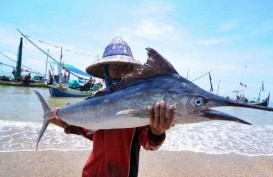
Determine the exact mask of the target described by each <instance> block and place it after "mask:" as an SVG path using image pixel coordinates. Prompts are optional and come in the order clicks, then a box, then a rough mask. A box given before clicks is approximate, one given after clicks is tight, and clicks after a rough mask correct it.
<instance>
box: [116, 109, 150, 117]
mask: <svg viewBox="0 0 273 177" xmlns="http://www.w3.org/2000/svg"><path fill="white" fill-rule="evenodd" d="M122 115H124V116H127V117H140V118H147V117H149V115H148V111H147V110H144V109H126V110H122V111H119V112H117V114H116V116H122Z"/></svg>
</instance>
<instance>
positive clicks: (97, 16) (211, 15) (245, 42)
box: [0, 0, 273, 99]
mask: <svg viewBox="0 0 273 177" xmlns="http://www.w3.org/2000/svg"><path fill="white" fill-rule="evenodd" d="M272 9H273V1H271V0H263V1H245V0H240V1H236V0H229V1H227V0H222V1H216V0H194V1H184V0H177V1H176V0H174V1H160V0H158V1H153V0H150V1H147V0H131V1H121V0H115V1H109V0H104V1H94V0H81V1H72V0H58V1H53V0H39V1H34V0H24V1H22V0H14V1H3V2H1V6H0V52H1V53H3V54H5V55H7V56H9V57H10V58H12V59H14V60H16V56H17V51H18V45H19V42H20V37H21V34H20V33H19V32H18V31H17V29H19V30H20V31H21V32H22V33H23V34H25V35H27V36H29V37H30V39H31V40H32V41H33V42H35V43H36V44H37V45H38V46H39V47H40V48H41V49H43V50H44V51H47V50H49V54H50V55H51V56H52V57H53V58H55V59H57V60H59V58H60V53H61V47H62V48H63V62H65V63H67V64H71V65H74V66H75V67H77V68H79V69H81V70H85V68H86V67H87V66H89V65H90V64H92V63H93V62H94V61H95V60H96V59H97V58H100V57H101V56H102V54H103V51H104V48H105V47H106V46H107V45H108V44H109V42H110V41H111V40H112V39H113V38H114V37H115V36H121V37H122V38H123V39H124V40H125V41H126V42H127V43H128V44H129V46H130V47H131V50H132V53H133V56H134V58H135V59H137V60H139V61H140V62H142V63H145V62H146V60H147V58H148V57H147V52H146V50H145V48H147V47H151V48H154V49H155V50H157V51H158V52H159V53H160V54H161V55H163V56H164V57H165V58H166V59H168V60H169V61H170V62H171V63H172V64H173V66H174V67H175V68H176V70H177V71H178V72H179V74H180V75H181V76H183V77H185V78H188V79H189V80H194V79H196V78H198V77H199V76H201V75H203V74H205V73H207V72H211V77H212V83H213V88H214V91H213V93H215V94H219V95H221V96H225V97H226V96H230V97H234V96H235V94H234V93H233V92H232V91H234V90H237V89H239V90H244V92H243V93H244V94H245V96H247V97H249V98H257V96H258V94H259V91H260V89H261V87H262V82H263V83H264V91H263V92H262V99H263V98H265V97H266V96H267V95H268V93H269V92H271V94H273V71H272V70H273V10H272ZM23 40H24V47H23V65H25V66H27V67H29V68H32V69H33V70H35V71H39V72H42V73H44V72H45V63H46V55H45V54H43V53H42V52H40V51H39V50H37V49H36V48H35V47H34V46H33V45H32V44H31V43H30V42H28V41H27V40H26V39H23ZM76 52H77V53H76ZM79 53H80V54H79ZM50 61H52V60H50ZM0 62H2V63H4V64H9V65H12V66H15V62H13V61H11V60H10V59H7V58H6V57H4V56H3V55H0ZM0 67H1V68H0V75H2V74H3V73H4V72H9V73H10V72H11V70H12V69H11V68H10V67H7V66H4V65H0ZM194 83H195V84H197V85H198V86H200V87H201V88H203V89H205V90H207V91H209V90H210V84H209V76H208V75H205V76H204V77H201V78H200V79H198V80H196V81H194ZM240 83H242V84H243V85H246V86H247V87H244V86H243V87H242V86H240Z"/></svg>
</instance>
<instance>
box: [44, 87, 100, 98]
mask: <svg viewBox="0 0 273 177" xmlns="http://www.w3.org/2000/svg"><path fill="white" fill-rule="evenodd" d="M100 88H101V86H98V85H95V86H93V87H92V88H91V89H89V90H87V91H81V90H80V89H73V88H69V87H68V86H67V85H57V86H56V85H50V86H49V93H50V95H51V96H53V97H89V96H92V95H94V93H95V92H96V91H97V90H99V89H100Z"/></svg>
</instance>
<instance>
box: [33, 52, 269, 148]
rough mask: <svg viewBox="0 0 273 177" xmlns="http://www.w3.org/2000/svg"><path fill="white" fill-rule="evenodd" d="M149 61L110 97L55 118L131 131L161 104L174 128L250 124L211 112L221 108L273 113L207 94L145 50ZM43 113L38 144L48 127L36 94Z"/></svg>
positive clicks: (71, 108) (86, 102) (67, 109)
mask: <svg viewBox="0 0 273 177" xmlns="http://www.w3.org/2000/svg"><path fill="white" fill-rule="evenodd" d="M147 51H148V60H147V63H145V64H144V65H143V66H142V67H141V68H140V69H139V70H137V71H134V72H133V73H131V74H129V75H126V76H123V77H122V81H121V82H120V83H119V84H118V85H115V86H114V88H113V89H114V91H113V92H112V93H106V94H103V95H99V96H94V97H91V98H90V99H86V100H83V101H80V102H78V103H74V104H69V105H67V106H66V107H63V108H60V109H59V110H58V112H57V116H58V117H59V118H60V119H61V120H63V121H65V122H67V123H68V124H70V125H76V126H80V127H85V128H88V129H90V130H93V131H96V130H99V129H116V128H132V127H139V126H144V125H148V124H149V116H148V111H147V106H149V105H154V104H155V102H157V101H161V100H164V101H165V103H166V105H170V104H172V105H173V106H174V107H175V114H174V120H173V123H174V124H187V123H195V122H203V121H208V120H227V121H235V122H239V123H244V124H250V123H248V122H246V121H244V120H241V119H239V118H237V117H235V116H232V115H229V114H226V113H223V112H219V111H216V110H212V109H210V108H214V107H220V106H236V107H244V108H253V109H260V110H266V111H273V108H269V107H263V106H257V105H252V104H247V103H242V102H237V101H233V100H230V99H227V98H223V97H219V96H216V95H214V94H212V93H209V92H207V91H205V90H203V89H201V88H200V87H198V86H197V85H195V84H193V83H192V82H190V81H188V80H187V79H185V78H183V77H182V76H180V75H179V74H178V72H177V71H176V70H175V69H174V67H173V66H172V65H171V64H170V63H169V62H168V61H167V60H166V59H165V58H164V57H163V56H161V55H160V54H159V53H158V52H157V51H155V50H153V49H151V48H147ZM34 92H35V93H36V95H37V96H38V98H39V99H40V101H41V103H42V106H43V110H44V123H43V127H42V129H41V131H40V133H39V136H38V140H37V144H36V149H37V148H38V143H39V141H40V139H41V138H42V136H43V133H44V132H45V130H46V128H47V125H48V123H49V122H48V113H49V112H50V108H49V107H48V105H47V103H46V102H45V100H44V99H43V97H42V96H41V95H40V94H39V92H38V91H34Z"/></svg>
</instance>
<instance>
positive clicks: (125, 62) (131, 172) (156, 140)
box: [48, 37, 174, 177]
mask: <svg viewBox="0 0 273 177" xmlns="http://www.w3.org/2000/svg"><path fill="white" fill-rule="evenodd" d="M140 66H141V63H140V62H138V61H137V60H135V59H134V58H133V55H132V52H131V49H130V47H129V46H128V44H127V43H126V42H125V41H124V40H123V39H122V38H120V37H116V38H114V39H113V40H112V41H111V42H110V43H109V45H108V46H107V47H106V48H105V51H104V54H103V57H102V59H100V60H98V61H96V62H95V63H94V64H92V65H90V66H89V67H87V69H86V71H87V72H88V73H89V74H90V75H92V76H95V77H98V78H101V79H104V80H105V85H106V90H105V92H112V87H113V86H114V85H116V84H118V83H119V82H120V81H121V77H122V76H123V75H126V74H129V73H131V72H133V71H135V70H137V69H139V68H140ZM125 94H126V93H125ZM98 96H99V94H98ZM94 97H96V95H95V96H94ZM90 99H92V97H91V98H90ZM146 106H148V105H146ZM58 110H59V109H58V108H56V109H54V110H52V111H50V112H49V114H48V121H49V122H51V123H53V124H56V125H58V126H60V127H62V128H64V129H65V133H68V134H77V135H82V136H83V137H85V138H87V139H90V140H91V141H93V150H92V152H91V154H90V156H89V158H88V160H87V162H86V163H85V166H84V168H83V172H82V176H100V177H103V176H118V177H123V176H124V177H125V176H137V175H138V164H139V151H140V147H141V146H142V147H143V148H144V149H146V150H157V149H158V148H159V147H160V146H161V145H162V143H163V142H164V140H165V136H166V134H165V131H166V130H168V129H169V128H170V127H171V125H172V120H173V115H174V107H173V106H172V105H170V106H169V109H168V110H169V111H168V113H167V115H166V108H165V103H164V101H161V102H156V104H155V108H154V110H153V108H152V106H148V108H147V113H148V115H149V118H150V124H149V125H146V126H142V127H137V128H123V129H108V130H97V131H95V132H92V133H90V132H91V131H90V130H89V129H86V128H83V127H78V126H74V125H69V124H67V123H66V122H65V121H63V120H61V119H59V118H58V117H57V112H58Z"/></svg>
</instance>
